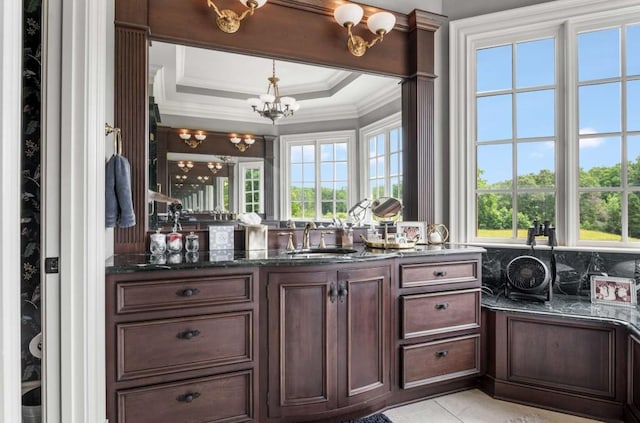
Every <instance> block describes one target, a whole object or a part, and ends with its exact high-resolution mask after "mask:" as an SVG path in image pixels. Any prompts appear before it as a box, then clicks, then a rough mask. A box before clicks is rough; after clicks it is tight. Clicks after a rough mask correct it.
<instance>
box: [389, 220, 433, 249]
mask: <svg viewBox="0 0 640 423" xmlns="http://www.w3.org/2000/svg"><path fill="white" fill-rule="evenodd" d="M398 238H404V239H406V240H407V241H408V242H412V241H415V240H416V238H417V239H418V244H426V243H427V234H426V232H425V224H424V222H396V239H398Z"/></svg>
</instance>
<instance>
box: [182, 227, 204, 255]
mask: <svg viewBox="0 0 640 423" xmlns="http://www.w3.org/2000/svg"><path fill="white" fill-rule="evenodd" d="M184 248H185V250H187V251H188V252H190V253H193V252H196V251H198V249H199V248H200V241H199V239H198V235H196V234H194V233H193V232H191V233H189V235H187V236H186V242H185V244H184Z"/></svg>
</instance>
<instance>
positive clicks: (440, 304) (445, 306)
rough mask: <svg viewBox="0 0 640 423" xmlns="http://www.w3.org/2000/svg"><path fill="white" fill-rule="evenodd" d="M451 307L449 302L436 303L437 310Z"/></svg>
mask: <svg viewBox="0 0 640 423" xmlns="http://www.w3.org/2000/svg"><path fill="white" fill-rule="evenodd" d="M448 308H449V303H438V304H436V310H446V309H448Z"/></svg>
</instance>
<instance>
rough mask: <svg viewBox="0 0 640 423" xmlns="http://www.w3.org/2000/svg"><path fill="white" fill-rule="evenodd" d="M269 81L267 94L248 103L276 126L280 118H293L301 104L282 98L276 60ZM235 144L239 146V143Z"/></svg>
mask: <svg viewBox="0 0 640 423" xmlns="http://www.w3.org/2000/svg"><path fill="white" fill-rule="evenodd" d="M267 81H269V85H268V86H267V93H266V94H260V97H259V98H258V97H251V98H249V99H247V103H249V106H251V108H252V109H253V111H254V112H256V113H258V114H259V115H260V116H262V117H265V118H268V119H271V122H272V123H273V124H275V123H276V120H278V119H280V118H283V117H288V116H293V113H294V112H295V111H297V110H298V109H299V108H300V104H299V103H297V102H296V99H295V98H293V97H280V88H278V82H279V81H280V78H277V77H276V61H275V60H274V61H273V74H272V76H270V77H269V78H267ZM231 142H233V141H231ZM235 144H236V145H237V143H235ZM241 151H244V150H241Z"/></svg>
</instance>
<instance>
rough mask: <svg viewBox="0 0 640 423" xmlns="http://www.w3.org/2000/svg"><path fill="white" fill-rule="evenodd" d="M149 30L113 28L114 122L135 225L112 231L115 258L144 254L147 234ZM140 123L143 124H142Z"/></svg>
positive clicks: (118, 26)
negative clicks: (125, 164)
mask: <svg viewBox="0 0 640 423" xmlns="http://www.w3.org/2000/svg"><path fill="white" fill-rule="evenodd" d="M147 34H148V30H145V29H144V28H132V27H130V26H120V25H116V30H115V58H114V60H115V69H116V75H115V93H114V105H115V111H114V121H115V126H116V127H118V128H120V129H121V131H122V140H123V150H122V151H123V153H122V154H123V155H124V156H125V157H126V158H127V159H128V160H129V163H130V164H131V193H132V196H133V207H134V210H135V216H136V225H135V226H133V227H131V228H124V229H120V228H117V229H115V231H114V241H115V242H114V251H115V253H116V254H120V253H133V252H141V251H144V250H145V236H146V231H147V208H148V205H147V201H146V198H147V145H148V141H147V137H148V127H149V110H148V107H147V72H148V71H147V65H148V63H147V42H148V35H147ZM141 122H143V124H141Z"/></svg>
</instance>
